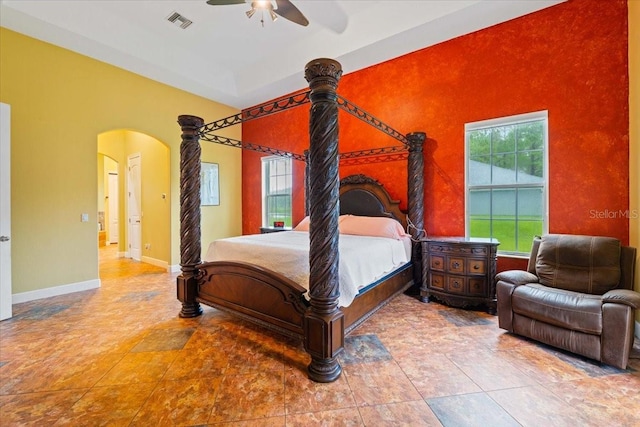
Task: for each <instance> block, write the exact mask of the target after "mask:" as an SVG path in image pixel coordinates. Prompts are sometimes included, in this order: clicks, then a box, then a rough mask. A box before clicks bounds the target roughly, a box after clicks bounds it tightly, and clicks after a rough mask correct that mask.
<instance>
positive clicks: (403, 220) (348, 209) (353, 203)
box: [340, 174, 407, 230]
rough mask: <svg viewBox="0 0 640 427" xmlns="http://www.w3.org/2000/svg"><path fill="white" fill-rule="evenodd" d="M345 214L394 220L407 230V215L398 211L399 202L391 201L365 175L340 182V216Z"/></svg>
mask: <svg viewBox="0 0 640 427" xmlns="http://www.w3.org/2000/svg"><path fill="white" fill-rule="evenodd" d="M347 214H351V215H359V216H383V217H388V218H394V219H396V220H398V221H399V222H400V224H402V227H403V228H404V229H405V230H406V229H407V214H406V213H405V212H403V211H402V210H401V209H400V202H399V201H398V200H392V199H391V197H390V196H389V193H387V190H386V189H385V188H384V187H383V186H382V184H380V183H379V182H378V181H376V180H375V179H373V178H371V177H368V176H366V175H362V174H359V175H350V176H347V177H345V178H342V179H341V180H340V215H347Z"/></svg>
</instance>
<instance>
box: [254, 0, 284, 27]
mask: <svg viewBox="0 0 640 427" xmlns="http://www.w3.org/2000/svg"><path fill="white" fill-rule="evenodd" d="M258 10H259V11H260V13H261V16H260V22H261V23H262V26H263V27H264V12H265V11H267V12H268V13H269V15H270V16H271V20H272V21H275V20H276V19H278V15H276V13H275V12H274V11H273V3H271V1H269V0H257V1H252V2H251V9H250V10H248V11H247V17H248V18H251V17H252V16H253V15H254V14H255V13H256V11H258Z"/></svg>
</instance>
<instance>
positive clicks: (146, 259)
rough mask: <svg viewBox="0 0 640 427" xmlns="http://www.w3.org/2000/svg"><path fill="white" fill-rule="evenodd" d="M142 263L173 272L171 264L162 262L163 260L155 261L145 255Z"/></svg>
mask: <svg viewBox="0 0 640 427" xmlns="http://www.w3.org/2000/svg"><path fill="white" fill-rule="evenodd" d="M140 261H142V262H146V263H147V264H151V265H155V266H156V267H160V268H164V269H165V270H167V271H168V272H171V269H170V268H169V263H168V262H167V261H162V260H161V259H155V258H151V257H148V256H144V255H143V256H142V258H140Z"/></svg>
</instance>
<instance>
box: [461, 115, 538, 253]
mask: <svg viewBox="0 0 640 427" xmlns="http://www.w3.org/2000/svg"><path fill="white" fill-rule="evenodd" d="M546 153H547V111H541V112H536V113H530V114H523V115H518V116H511V117H505V118H501V119H494V120H486V121H482V122H475V123H468V124H466V125H465V159H466V162H467V164H466V187H467V191H466V207H467V211H466V229H467V236H470V237H492V238H495V239H498V240H499V241H500V246H499V250H500V252H501V253H512V254H528V253H529V251H530V250H531V241H532V239H533V237H534V236H536V235H541V234H543V233H545V232H546V230H547V214H546V212H547V209H546V206H547V154H546Z"/></svg>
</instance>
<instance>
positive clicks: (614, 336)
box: [496, 234, 640, 369]
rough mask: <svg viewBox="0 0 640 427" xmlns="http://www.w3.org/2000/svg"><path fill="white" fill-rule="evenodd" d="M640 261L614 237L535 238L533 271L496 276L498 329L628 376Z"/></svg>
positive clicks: (638, 301) (639, 298)
mask: <svg viewBox="0 0 640 427" xmlns="http://www.w3.org/2000/svg"><path fill="white" fill-rule="evenodd" d="M635 260H636V249H635V248H631V247H626V246H621V245H620V241H619V240H617V239H614V238H611V237H594V236H577V235H567V234H550V235H545V236H543V237H542V238H536V239H534V241H533V247H532V249H531V256H530V257H529V265H528V267H527V271H519V270H510V271H504V272H502V273H499V274H497V275H496V281H497V283H496V297H497V300H498V325H499V326H500V328H502V329H506V330H507V331H509V332H512V333H514V334H518V335H522V336H525V337H528V338H532V339H534V340H537V341H540V342H543V343H545V344H548V345H551V346H554V347H559V348H562V349H564V350H568V351H570V352H573V353H577V354H580V355H582V356H585V357H588V358H591V359H595V360H598V361H600V362H602V363H605V364H608V365H612V366H615V367H617V368H621V369H626V367H627V362H628V361H629V353H630V352H631V348H632V347H633V335H634V334H633V333H634V310H635V309H637V308H640V293H638V292H634V291H633V290H632V289H633V278H634V267H635Z"/></svg>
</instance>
